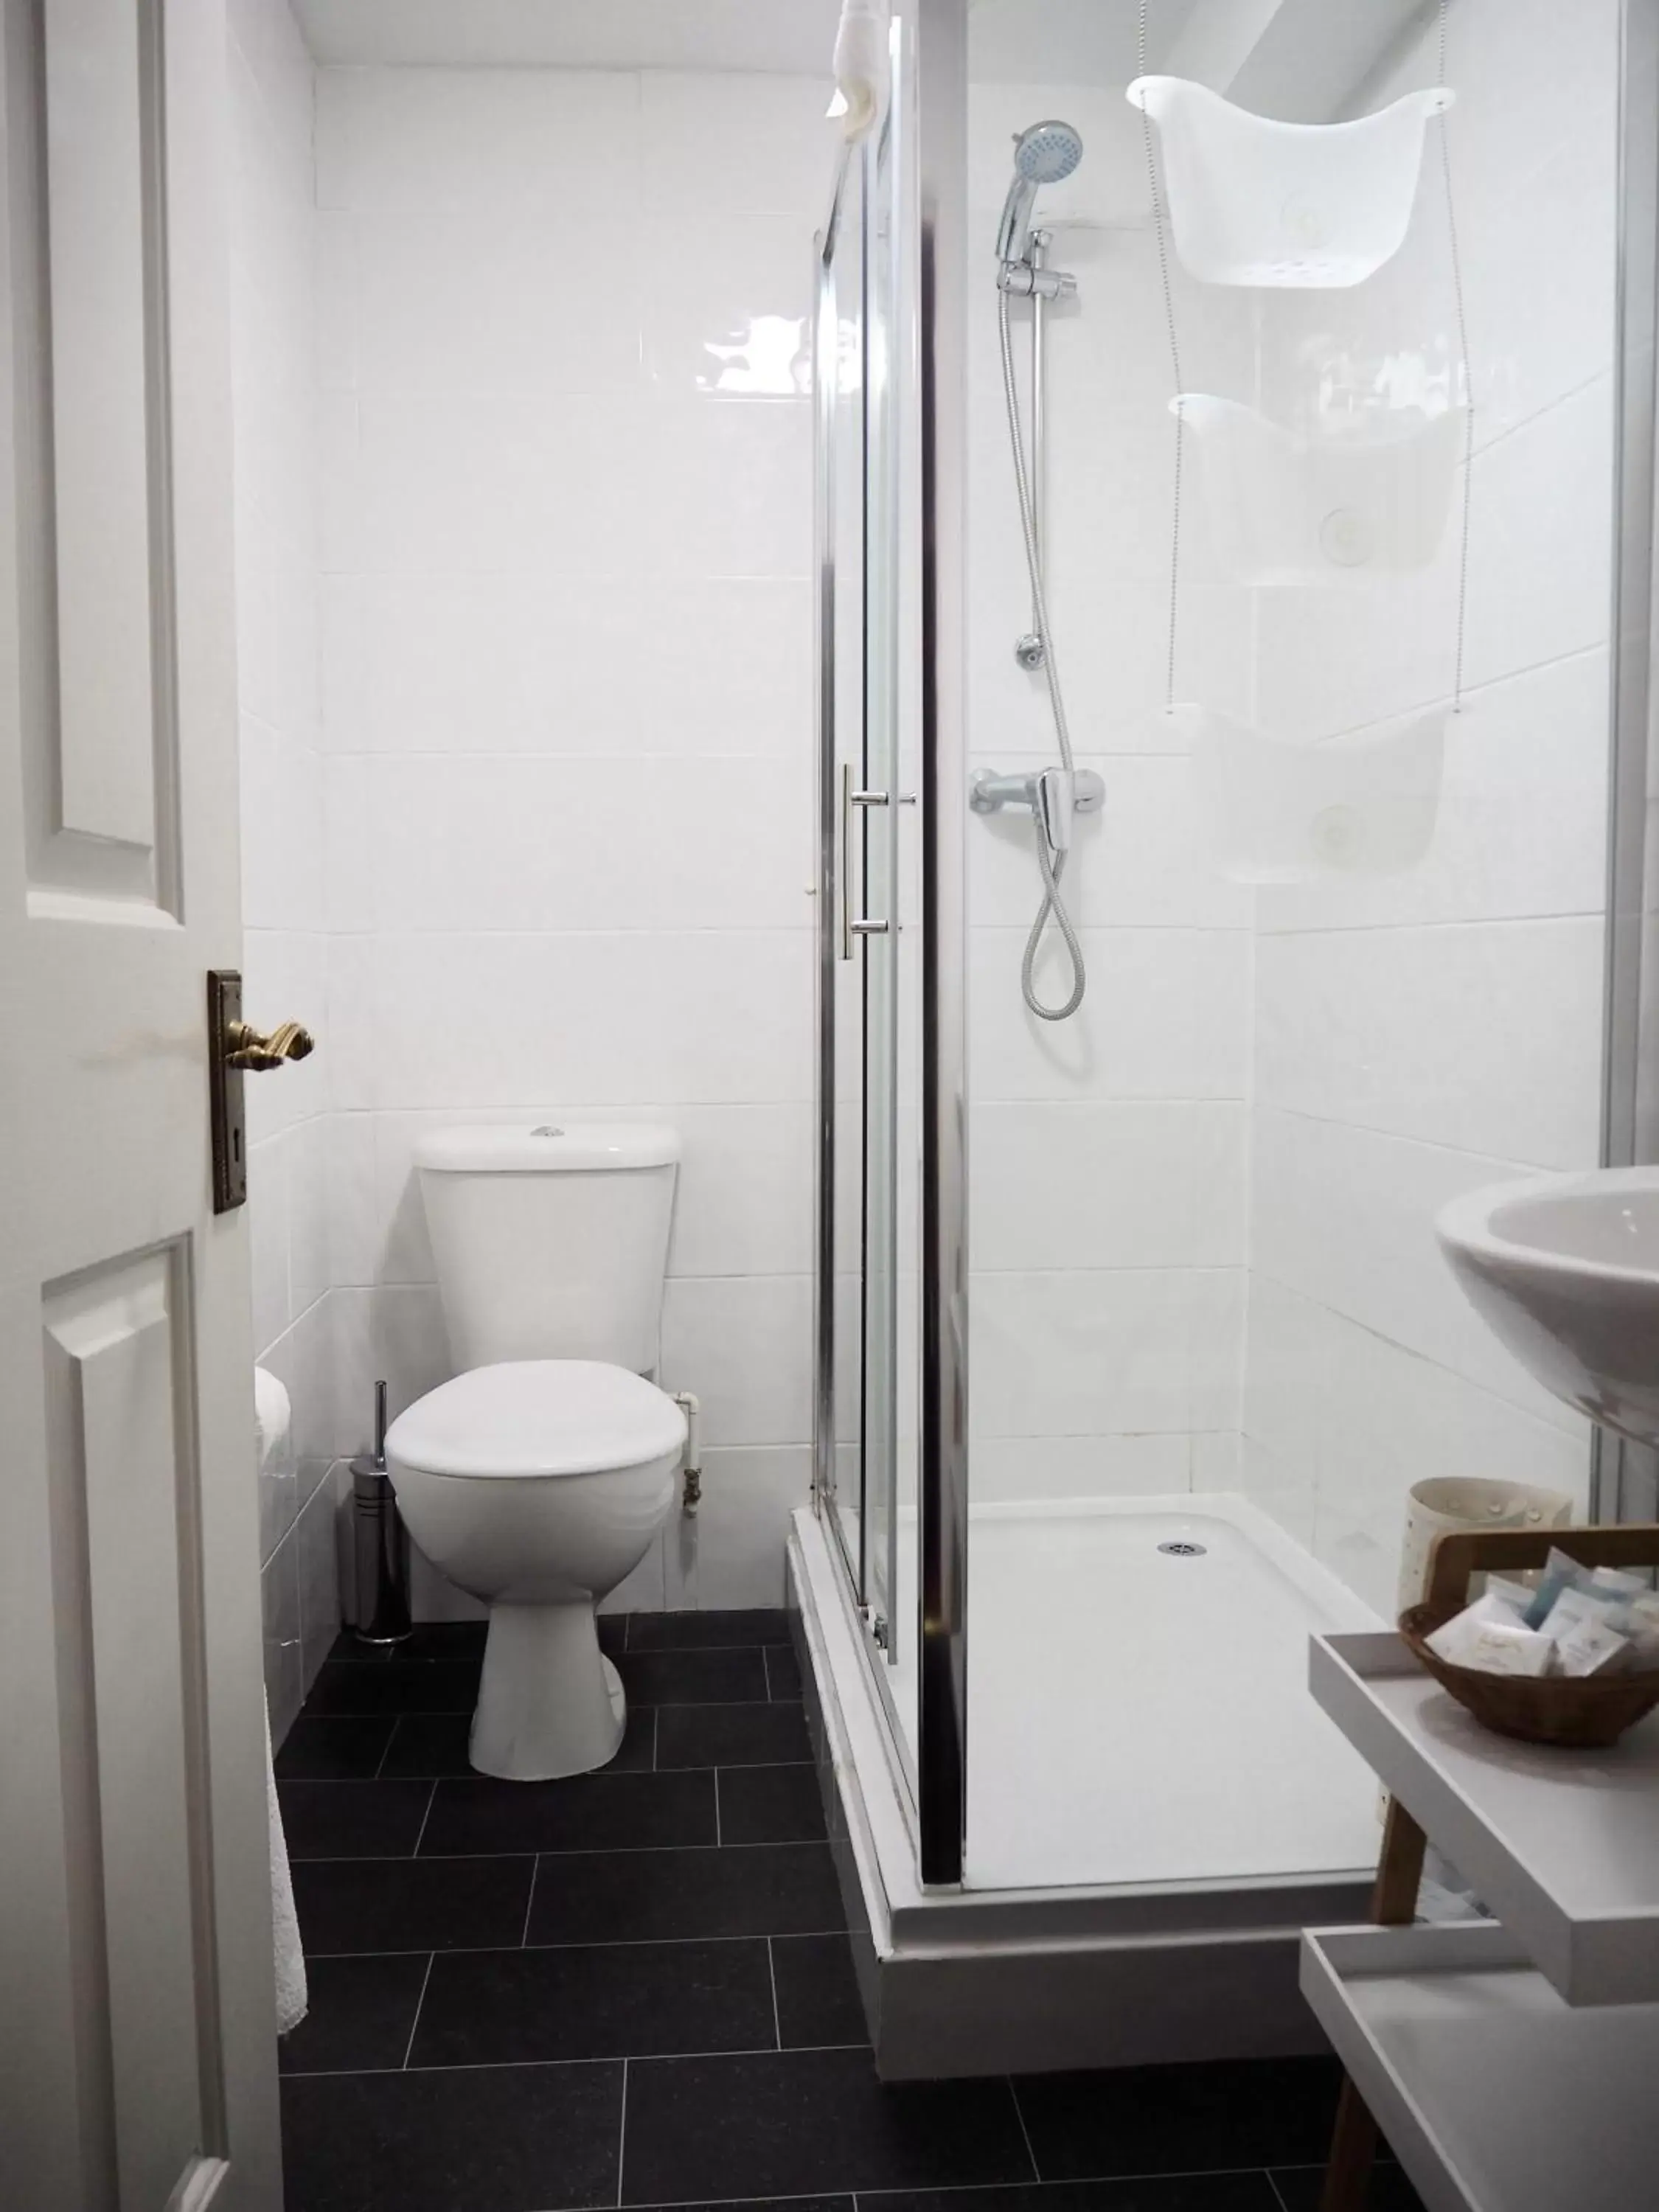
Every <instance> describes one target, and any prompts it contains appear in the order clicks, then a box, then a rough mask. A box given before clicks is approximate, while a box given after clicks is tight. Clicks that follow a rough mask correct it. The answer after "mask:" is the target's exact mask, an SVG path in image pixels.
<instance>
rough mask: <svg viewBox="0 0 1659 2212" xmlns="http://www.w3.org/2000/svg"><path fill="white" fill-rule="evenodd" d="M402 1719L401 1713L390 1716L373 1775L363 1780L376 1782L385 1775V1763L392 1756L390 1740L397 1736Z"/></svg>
mask: <svg viewBox="0 0 1659 2212" xmlns="http://www.w3.org/2000/svg"><path fill="white" fill-rule="evenodd" d="M402 1718H403V1716H402V1714H401V1713H394V1714H393V1715H392V1726H391V1727H390V1728H389V1729H387V1730H386V1741H385V1742H384V1743H383V1744H382V1745H381V1746H380V1758H379V1759H378V1760H377V1761H376V1763H375V1767H374V1773H373V1774H371V1775H368V1776H366V1777H364V1779H365V1780H368V1781H370V1782H378V1781H380V1778H381V1777H382V1775H383V1774H385V1772H386V1761H387V1759H390V1758H391V1756H392V1738H393V1736H395V1735H397V1733H398V1723H399V1721H401V1719H402Z"/></svg>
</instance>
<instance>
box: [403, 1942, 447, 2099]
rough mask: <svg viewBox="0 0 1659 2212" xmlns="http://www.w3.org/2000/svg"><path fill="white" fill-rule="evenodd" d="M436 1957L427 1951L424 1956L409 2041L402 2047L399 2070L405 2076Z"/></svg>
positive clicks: (410, 2024)
mask: <svg viewBox="0 0 1659 2212" xmlns="http://www.w3.org/2000/svg"><path fill="white" fill-rule="evenodd" d="M437 1955H438V1954H437V1953H436V1952H435V1951H428V1953H427V1954H426V1972H425V1973H423V1974H422V1976H421V1994H420V1995H419V1996H417V1997H416V2000H415V2017H414V2019H413V2020H411V2021H410V2023H409V2040H408V2042H407V2043H406V2044H404V2063H403V2067H402V2069H401V2070H402V2071H403V2072H404V2073H405V2074H406V2073H407V2072H408V2071H409V2062H410V2058H411V2057H413V2056H414V2051H415V2031H416V2028H417V2027H419V2026H420V2024H421V2008H422V2005H423V2004H424V2003H425V2002H426V1985H427V1984H428V1982H429V1981H430V1980H431V1979H432V1961H433V1960H435V1958H436V1957H437Z"/></svg>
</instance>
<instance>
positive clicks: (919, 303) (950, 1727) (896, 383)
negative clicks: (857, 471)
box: [813, 0, 968, 1887]
mask: <svg viewBox="0 0 1659 2212" xmlns="http://www.w3.org/2000/svg"><path fill="white" fill-rule="evenodd" d="M894 24H895V29H896V36H897V40H898V46H897V49H896V55H897V59H898V64H899V66H898V67H897V69H896V72H895V81H894V92H893V100H892V103H891V118H890V119H891V122H892V125H893V126H894V128H895V129H896V131H897V139H896V146H895V149H894V151H893V154H892V157H891V158H892V174H893V177H894V179H895V181H896V190H897V191H898V194H899V207H900V210H901V223H902V222H903V211H904V210H914V226H913V228H914V232H915V254H914V258H913V260H911V261H910V262H909V264H908V266H907V264H906V261H905V258H904V256H903V254H902V252H901V258H900V260H899V263H898V264H897V266H898V281H897V283H896V285H895V287H894V292H895V298H894V301H893V303H892V304H893V307H894V308H895V310H896V325H897V326H896V328H895V329H894V330H893V331H891V332H890V346H889V349H888V375H887V378H886V380H885V384H884V390H883V392H882V394H881V400H880V404H883V405H884V406H886V407H887V408H889V409H890V410H893V419H892V421H891V422H890V426H889V432H888V435H890V436H891V437H893V438H895V439H896V442H897V445H898V448H899V451H900V453H901V454H902V455H903V456H905V457H906V458H905V461H904V463H903V465H902V469H901V480H902V473H903V468H905V467H908V471H909V473H910V482H909V483H908V486H907V487H906V490H904V491H901V492H900V493H899V494H898V496H899V497H900V498H901V499H902V498H903V497H904V496H906V493H907V491H908V495H909V496H910V497H911V498H912V499H913V501H914V503H915V513H916V518H917V532H916V537H917V557H918V567H919V572H920V574H919V581H920V591H919V595H918V622H919V630H920V638H919V646H920V651H919V655H918V659H919V667H918V670H917V671H916V696H915V702H914V703H915V713H916V718H917V720H916V726H917V728H918V731H919V740H920V742H919V752H920V760H919V776H918V783H919V789H918V791H917V793H916V794H915V796H916V800H917V805H916V817H917V820H916V831H917V844H918V850H919V856H920V878H921V882H920V896H919V912H918V915H916V917H915V922H914V923H913V924H911V925H910V926H912V927H918V928H919V929H920V933H921V944H920V957H919V961H918V989H917V995H918V999H919V1005H918V1007H917V1010H916V1011H917V1014H918V1017H919V1028H920V1071H919V1072H920V1085H919V1087H920V1093H921V1099H920V1127H919V1128H918V1129H917V1130H916V1131H915V1141H916V1145H917V1151H918V1154H919V1165H920V1188H919V1206H918V1210H919V1213H920V1223H921V1236H920V1260H919V1269H918V1274H919V1282H918V1291H919V1304H920V1309H921V1316H920V1320H921V1327H920V1346H919V1364H920V1376H919V1397H918V1408H917V1413H918V1418H917V1429H918V1462H919V1464H918V1495H917V1517H918V1532H917V1533H918V1576H917V1581H918V1588H917V1589H916V1591H915V1600H916V1604H915V1615H914V1619H913V1622H912V1623H911V1624H907V1626H908V1632H909V1633H911V1634H913V1635H914V1636H915V1639H916V1652H917V1678H918V1679H917V1692H916V1694H917V1711H916V1752H915V1760H914V1765H913V1763H912V1761H911V1759H910V1755H909V1748H908V1741H907V1739H906V1734H905V1731H904V1729H903V1728H902V1724H901V1723H900V1720H899V1717H898V1713H897V1711H896V1705H895V1702H894V1698H893V1692H892V1688H891V1685H890V1681H889V1680H888V1675H889V1668H888V1667H887V1666H886V1665H885V1664H884V1659H885V1657H886V1656H887V1655H886V1654H885V1653H884V1651H883V1650H881V1649H880V1648H879V1647H878V1644H877V1642H876V1640H875V1638H874V1635H873V1633H872V1627H873V1624H872V1620H871V1619H870V1616H869V1611H868V1608H867V1607H866V1604H865V1602H864V1592H863V1589H862V1588H861V1586H860V1563H857V1562H854V1561H853V1560H851V1559H849V1558H848V1554H847V1552H846V1549H845V1545H844V1540H843V1535H842V1525H841V1517H840V1515H839V1513H838V1512H837V1511H836V1510H835V1508H834V1498H835V1487H836V1465H835V1455H836V1420H835V1413H836V1408H835V1358H834V1355H835V1337H836V1331H835V1296H836V1250H835V1172H836V1116H837V1111H838V1109H837V1103H836V1003H835V999H836V991H835V987H836V965H837V962H836V949H837V940H838V936H839V932H838V929H837V925H836V906H837V902H838V899H839V898H840V896H842V884H841V881H840V867H839V854H838V830H839V820H838V798H837V793H836V781H835V758H834V751H835V730H836V723H835V717H836V666H835V617H836V560H835V537H834V523H835V517H834V513H833V507H832V493H833V470H832V466H831V452H832V445H831V441H832V440H833V436H834V431H835V420H834V404H833V392H829V391H828V390H826V389H825V388H823V380H820V383H819V387H818V390H817V405H816V426H817V447H818V450H817V477H816V481H817V548H816V568H815V574H816V582H817V661H818V671H817V674H818V714H817V725H818V779H817V782H818V851H817V864H818V875H817V890H818V951H819V957H818V966H817V990H818V1003H817V1053H818V1094H817V1105H818V1128H817V1134H818V1175H817V1238H816V1261H817V1279H816V1289H817V1313H816V1326H815V1336H816V1345H817V1373H816V1400H815V1418H814V1438H815V1449H814V1474H813V1480H814V1502H815V1504H816V1506H817V1510H819V1512H820V1514H821V1516H822V1517H823V1518H824V1519H826V1520H827V1521H828V1522H829V1525H830V1527H831V1528H832V1529H833V1531H834V1541H832V1542H831V1545H830V1547H829V1548H830V1553H831V1556H832V1558H833V1559H835V1560H836V1565H837V1568H838V1571H839V1574H840V1577H841V1580H842V1587H843V1591H844V1594H845V1595H846V1598H847V1601H848V1610H849V1613H850V1614H851V1616H852V1618H853V1619H854V1621H855V1622H856V1623H857V1624H858V1626H859V1628H860V1647H861V1650H862V1651H863V1656H864V1658H865V1662H866V1672H867V1673H868V1674H869V1676H870V1678H871V1680H872V1682H873V1683H874V1685H875V1686H876V1689H877V1691H878V1699H879V1705H880V1710H881V1711H882V1713H883V1715H884V1720H885V1723H886V1729H887V1734H888V1736H889V1738H890V1751H891V1754H892V1757H891V1764H892V1766H893V1770H894V1771H895V1773H896V1776H897V1777H898V1778H899V1780H900V1783H901V1792H900V1794H901V1797H902V1800H903V1802H904V1803H905V1809H906V1813H907V1816H908V1819H909V1821H910V1824H911V1827H912V1832H913V1833H914V1835H915V1843H916V1850H917V1860H918V1866H919V1871H920V1874H921V1880H922V1881H923V1882H924V1883H926V1884H927V1885H929V1886H934V1887H946V1886H955V1885H959V1884H960V1882H961V1880H962V1871H963V1846H964V1837H965V1828H966V1812H967V1782H968V1767H967V1726H968V1640H967V1639H968V1622H967V1597H968V1261H967V1219H968V1160H967V1050H966V1031H965V1021H964V1001H965V994H966V969H967V959H966V955H967V896H966V882H965V870H966V849H965V839H966V824H967V822H968V803H967V802H968V792H967V729H966V673H965V671H966V611H965V582H966V543H965V540H966V529H967V514H966V498H965V489H966V483H967V404H968V394H967V297H966V272H967V251H968V246H967V234H966V233H967V206H968V185H967V106H968V0H901V4H899V5H898V6H896V8H895V9H894ZM869 158H870V156H869V155H868V154H867V153H866V149H863V148H860V147H854V149H851V150H850V151H849V153H848V155H847V156H846V157H844V159H843V161H842V165H841V168H840V172H839V173H838V176H837V179H836V188H835V193H834V197H833V199H832V204H831V212H830V215H829V220H828V221H827V222H826V224H825V226H824V229H823V232H822V233H821V234H820V235H819V238H818V240H817V248H818V254H817V303H816V308H815V313H816V315H817V316H818V317H821V315H822V311H823V301H824V297H825V286H826V283H827V282H828V272H829V258H830V256H831V255H832V253H833V250H834V245H835V240H836V228H837V226H838V224H839V222H840V221H841V219H842V213H843V211H844V208H845V204H846V197H847V185H848V177H849V176H850V174H851V173H852V167H853V165H854V163H856V162H858V161H864V160H868V159H869ZM872 167H873V162H872ZM867 174H868V173H867V172H866V176H867ZM863 205H864V206H865V208H866V210H867V208H868V205H869V196H868V193H867V191H866V194H865V195H864V197H863ZM900 243H901V246H902V235H901V241H900ZM867 270H868V260H867V256H866V278H867ZM816 326H817V325H815V327H816ZM821 342H822V341H821V338H820V343H821ZM867 442H868V441H867V437H866V445H867ZM911 457H913V458H911ZM867 566H868V547H867V542H866V572H867ZM867 653H868V631H867V627H866V666H867ZM867 697H868V686H867V683H866V699H867ZM899 795H900V794H898V793H896V792H895V793H893V794H892V796H893V799H894V800H895V801H896V800H897V799H898V797H899ZM907 796H908V794H907ZM891 919H893V920H894V921H898V920H899V919H900V917H899V916H898V915H894V916H893V917H891ZM906 1134H907V1135H908V1133H906ZM895 1518H896V1515H895V1513H894V1511H893V1510H892V1508H891V1506H890V1517H889V1528H890V1530H891V1528H892V1526H893V1522H894V1520H895ZM894 1594H895V1595H896V1596H898V1595H905V1594H902V1593H898V1592H895V1593H894ZM895 1626H898V1624H895Z"/></svg>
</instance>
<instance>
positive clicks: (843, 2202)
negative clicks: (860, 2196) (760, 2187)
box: [642, 2197, 966, 2212]
mask: <svg viewBox="0 0 1659 2212" xmlns="http://www.w3.org/2000/svg"><path fill="white" fill-rule="evenodd" d="M642 2212H643V2208H642ZM656 2212H735V2208H734V2207H732V2205H729V2204H675V2205H661V2206H659V2207H657V2208H656ZM743 2212H856V2208H855V2207H854V2203H853V2200H852V2198H851V2197H755V2198H754V2199H752V2201H750V2203H746V2204H744V2207H743ZM963 2212H966V2208H965V2207H964V2208H963Z"/></svg>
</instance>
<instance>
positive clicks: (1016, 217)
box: [997, 122, 1083, 263]
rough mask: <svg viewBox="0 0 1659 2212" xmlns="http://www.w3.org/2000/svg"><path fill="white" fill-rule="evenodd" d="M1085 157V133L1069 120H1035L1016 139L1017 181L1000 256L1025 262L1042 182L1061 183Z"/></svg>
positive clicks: (1000, 234) (1005, 207) (1006, 210)
mask: <svg viewBox="0 0 1659 2212" xmlns="http://www.w3.org/2000/svg"><path fill="white" fill-rule="evenodd" d="M1082 159H1083V136H1082V133H1081V132H1080V131H1077V130H1075V129H1074V128H1073V125H1071V124H1069V123H1053V122H1050V123H1033V124H1031V125H1029V127H1028V128H1027V129H1025V130H1024V131H1021V132H1020V134H1019V136H1018V138H1016V139H1015V141H1014V174H1013V181H1012V183H1011V184H1010V185H1009V187H1008V197H1007V198H1006V200H1005V201H1004V202H1003V204H1002V221H1001V222H1000V223H999V224H998V226H997V258H998V260H999V261H1002V262H1005V263H1006V262H1011V261H1023V260H1024V258H1025V256H1026V254H1027V253H1028V252H1030V235H1031V208H1032V204H1033V203H1034V202H1035V201H1036V195H1037V186H1038V185H1057V184H1058V183H1059V182H1060V179H1061V178H1062V177H1069V176H1070V175H1071V173H1072V172H1073V169H1075V168H1076V167H1077V165H1078V163H1079V161H1081V160H1082Z"/></svg>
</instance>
